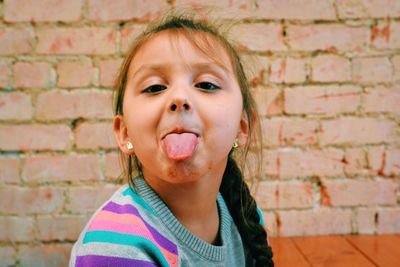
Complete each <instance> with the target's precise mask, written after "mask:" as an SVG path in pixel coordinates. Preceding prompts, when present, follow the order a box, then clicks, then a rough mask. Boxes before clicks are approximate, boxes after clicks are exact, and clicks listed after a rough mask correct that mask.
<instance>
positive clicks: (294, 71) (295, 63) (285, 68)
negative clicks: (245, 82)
mask: <svg viewBox="0 0 400 267" xmlns="http://www.w3.org/2000/svg"><path fill="white" fill-rule="evenodd" d="M306 77H307V71H306V62H305V60H304V59H297V58H278V59H275V60H272V62H271V68H270V73H269V80H270V81H271V82H273V83H302V82H304V81H305V80H306Z"/></svg>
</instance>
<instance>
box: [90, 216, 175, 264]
mask: <svg viewBox="0 0 400 267" xmlns="http://www.w3.org/2000/svg"><path fill="white" fill-rule="evenodd" d="M99 214H100V213H99ZM129 216H131V215H129ZM105 217H106V218H115V217H119V214H115V213H112V215H111V214H106V216H105ZM131 217H135V218H136V219H137V217H136V216H131ZM140 222H141V224H142V225H143V226H140V223H139V225H138V224H127V223H119V222H115V221H111V220H101V219H100V218H98V216H96V218H95V219H94V220H93V221H92V223H91V224H90V226H89V227H88V231H96V230H100V231H112V232H118V233H123V234H131V235H137V236H142V237H144V238H147V239H149V240H150V241H151V242H152V243H153V244H154V245H156V246H157V248H158V249H159V250H160V251H161V253H162V254H163V255H164V256H165V258H166V259H167V261H168V263H170V265H171V266H177V262H178V255H176V254H173V253H171V252H169V251H168V250H166V249H164V248H163V247H161V246H160V245H159V244H158V243H157V242H156V241H155V240H154V238H153V236H152V235H151V234H150V232H149V230H148V229H147V227H146V226H145V225H144V223H143V222H142V221H140ZM117 229H118V230H117Z"/></svg>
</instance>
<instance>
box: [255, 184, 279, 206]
mask: <svg viewBox="0 0 400 267" xmlns="http://www.w3.org/2000/svg"><path fill="white" fill-rule="evenodd" d="M253 195H254V197H255V199H256V202H257V206H258V207H259V208H261V209H275V208H276V207H277V206H278V196H279V195H278V182H276V181H261V182H260V183H258V184H257V185H256V190H255V192H254V193H253Z"/></svg>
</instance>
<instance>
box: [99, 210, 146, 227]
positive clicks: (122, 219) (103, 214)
mask: <svg viewBox="0 0 400 267" xmlns="http://www.w3.org/2000/svg"><path fill="white" fill-rule="evenodd" d="M95 220H103V221H112V222H118V223H123V224H129V225H131V224H134V225H138V226H140V227H144V228H147V227H146V225H145V224H144V222H143V220H142V219H141V218H139V217H137V216H135V215H132V214H118V213H114V212H111V211H106V210H102V211H100V212H99V213H98V214H97V215H96V218H95Z"/></svg>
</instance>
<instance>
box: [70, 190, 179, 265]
mask: <svg viewBox="0 0 400 267" xmlns="http://www.w3.org/2000/svg"><path fill="white" fill-rule="evenodd" d="M156 221H157V215H156V214H155V213H154V211H153V210H152V209H151V207H150V206H149V205H148V204H147V203H146V202H145V201H144V200H143V199H142V198H141V197H140V196H139V195H138V194H137V193H136V192H135V191H134V190H133V189H131V188H130V187H129V186H128V185H125V186H123V187H121V188H120V189H119V190H118V191H117V192H115V193H114V195H113V196H112V197H111V198H110V199H109V200H108V201H106V202H105V203H104V204H103V205H102V206H101V207H100V208H99V209H98V210H97V211H96V212H95V214H94V215H93V217H92V218H91V219H90V221H89V222H88V224H87V225H86V227H85V229H84V231H83V232H82V233H81V235H80V237H79V239H78V241H77V242H76V244H75V245H74V248H73V251H72V254H71V262H70V266H103V265H106V266H107V264H109V265H112V266H156V264H157V265H161V266H174V265H176V264H174V263H176V262H177V258H178V255H177V246H176V245H175V244H174V243H173V242H171V241H170V240H168V239H167V238H165V237H164V236H163V234H162V233H161V232H160V230H159V229H157V224H156V223H155V222H156Z"/></svg>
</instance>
